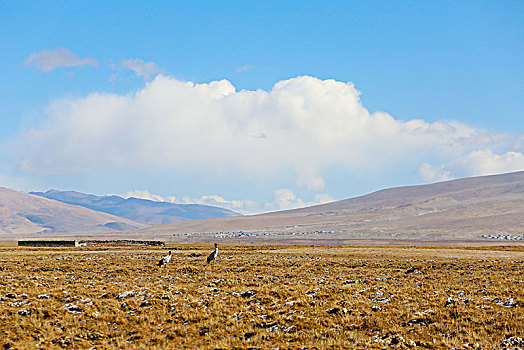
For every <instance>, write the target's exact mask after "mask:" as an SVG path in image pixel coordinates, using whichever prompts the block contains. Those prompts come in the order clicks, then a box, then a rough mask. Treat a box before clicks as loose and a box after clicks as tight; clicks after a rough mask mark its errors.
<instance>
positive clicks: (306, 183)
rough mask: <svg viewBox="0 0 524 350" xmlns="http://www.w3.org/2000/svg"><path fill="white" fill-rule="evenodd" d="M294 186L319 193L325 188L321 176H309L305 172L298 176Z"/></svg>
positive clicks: (324, 182)
mask: <svg viewBox="0 0 524 350" xmlns="http://www.w3.org/2000/svg"><path fill="white" fill-rule="evenodd" d="M296 184H297V186H298V187H301V188H304V189H306V190H308V191H320V190H322V189H324V187H326V181H325V180H324V178H323V177H322V176H315V175H311V174H308V173H307V172H305V171H304V172H302V173H301V174H299V176H298V177H297V181H296Z"/></svg>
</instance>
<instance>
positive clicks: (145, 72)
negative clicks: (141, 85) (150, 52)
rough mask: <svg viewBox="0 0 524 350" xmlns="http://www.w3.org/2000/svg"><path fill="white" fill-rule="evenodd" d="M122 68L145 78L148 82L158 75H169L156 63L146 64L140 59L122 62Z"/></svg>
mask: <svg viewBox="0 0 524 350" xmlns="http://www.w3.org/2000/svg"><path fill="white" fill-rule="evenodd" d="M122 66H124V67H125V68H127V69H129V70H131V71H133V72H135V74H136V75H137V76H139V77H142V78H144V79H145V80H146V81H150V80H151V78H152V77H154V76H156V75H158V74H164V73H167V72H166V71H165V70H164V69H162V68H159V67H158V66H157V65H156V64H155V63H154V62H144V61H143V60H141V59H139V58H135V59H129V60H125V61H122Z"/></svg>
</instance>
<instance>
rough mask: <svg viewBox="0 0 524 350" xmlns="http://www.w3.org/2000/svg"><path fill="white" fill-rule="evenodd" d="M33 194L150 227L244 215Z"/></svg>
mask: <svg viewBox="0 0 524 350" xmlns="http://www.w3.org/2000/svg"><path fill="white" fill-rule="evenodd" d="M30 194H33V195H37V196H41V197H45V198H50V199H54V200H57V201H60V202H63V203H67V204H72V205H79V206H82V207H85V208H89V209H92V210H96V211H99V212H103V213H108V214H112V215H116V216H120V217H123V218H127V219H130V220H133V221H138V222H141V223H145V224H147V225H160V224H167V223H172V222H178V221H185V220H198V219H208V218H216V217H225V216H240V214H238V213H235V212H233V211H231V210H227V209H223V208H218V207H213V206H208V205H200V204H174V203H167V202H155V201H151V200H147V199H140V198H133V197H131V198H127V199H126V198H122V197H119V196H95V195H92V194H85V193H80V192H75V191H57V190H49V191H47V192H30Z"/></svg>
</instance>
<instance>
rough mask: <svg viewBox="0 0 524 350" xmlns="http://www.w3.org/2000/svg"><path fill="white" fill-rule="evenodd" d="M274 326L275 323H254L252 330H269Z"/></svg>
mask: <svg viewBox="0 0 524 350" xmlns="http://www.w3.org/2000/svg"><path fill="white" fill-rule="evenodd" d="M276 325H277V321H273V322H268V323H266V322H262V323H255V324H254V325H253V328H270V327H273V326H276Z"/></svg>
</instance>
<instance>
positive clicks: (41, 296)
mask: <svg viewBox="0 0 524 350" xmlns="http://www.w3.org/2000/svg"><path fill="white" fill-rule="evenodd" d="M38 299H49V295H47V294H40V295H39V296H38Z"/></svg>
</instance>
